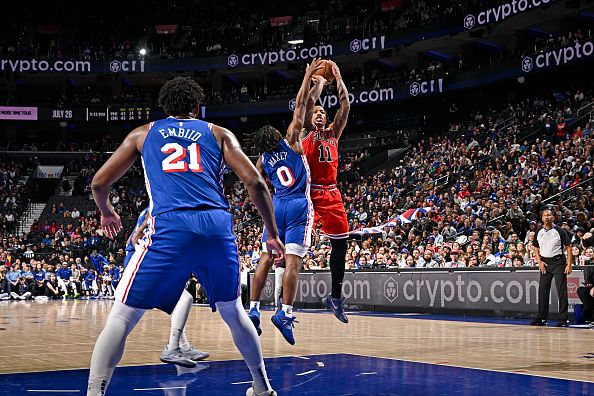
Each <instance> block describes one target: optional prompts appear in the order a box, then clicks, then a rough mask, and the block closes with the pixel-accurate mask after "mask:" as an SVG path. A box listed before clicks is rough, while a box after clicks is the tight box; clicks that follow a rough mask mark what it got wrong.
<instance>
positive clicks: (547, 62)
mask: <svg viewBox="0 0 594 396" xmlns="http://www.w3.org/2000/svg"><path fill="white" fill-rule="evenodd" d="M592 55H594V42H593V41H591V40H589V41H585V42H582V43H576V44H574V45H569V46H566V47H561V48H559V49H556V50H551V51H543V52H541V53H539V54H535V55H532V56H526V57H524V58H523V59H522V65H521V66H522V71H523V72H525V73H528V72H530V71H533V70H534V71H536V70H538V69H545V68H548V67H557V66H562V65H565V64H567V63H570V62H575V61H579V60H581V59H583V58H589V57H591V56H592Z"/></svg>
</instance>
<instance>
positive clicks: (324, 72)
mask: <svg viewBox="0 0 594 396" xmlns="http://www.w3.org/2000/svg"><path fill="white" fill-rule="evenodd" d="M322 65H323V66H324V67H322V68H321V69H319V70H317V71H316V72H315V74H316V75H318V76H322V77H324V78H325V79H326V80H327V81H328V82H329V83H331V82H332V81H334V74H333V73H332V64H331V63H330V62H328V61H327V60H326V59H322Z"/></svg>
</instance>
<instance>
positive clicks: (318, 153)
mask: <svg viewBox="0 0 594 396" xmlns="http://www.w3.org/2000/svg"><path fill="white" fill-rule="evenodd" d="M301 144H302V145H303V153H304V154H305V157H306V158H307V163H308V164H309V172H310V174H311V183H312V184H319V185H324V186H328V185H332V184H336V174H337V172H338V139H336V137H335V136H334V131H333V130H332V129H314V130H313V131H311V132H309V133H308V134H307V136H305V137H304V138H303V139H302V140H301Z"/></svg>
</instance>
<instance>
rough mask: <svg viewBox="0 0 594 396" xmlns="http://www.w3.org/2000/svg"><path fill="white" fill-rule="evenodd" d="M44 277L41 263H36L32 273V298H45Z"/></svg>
mask: <svg viewBox="0 0 594 396" xmlns="http://www.w3.org/2000/svg"><path fill="white" fill-rule="evenodd" d="M45 277H46V273H45V271H44V270H43V267H42V265H41V263H39V262H38V263H37V265H36V266H35V270H34V271H33V284H32V288H31V292H32V293H33V296H45Z"/></svg>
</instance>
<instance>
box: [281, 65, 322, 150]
mask: <svg viewBox="0 0 594 396" xmlns="http://www.w3.org/2000/svg"><path fill="white" fill-rule="evenodd" d="M323 67H324V66H323V64H322V61H321V60H320V59H319V58H316V59H314V60H313V61H312V62H311V64H309V65H307V68H306V69H305V75H304V76H303V81H302V82H301V87H299V92H297V97H296V98H295V110H293V120H292V121H291V124H289V128H287V141H288V142H289V145H291V147H293V145H295V144H299V143H301V140H300V134H301V129H303V123H304V120H305V114H306V107H307V100H308V98H309V85H310V81H311V78H312V77H313V75H314V73H315V72H316V71H318V70H320V69H321V68H323ZM298 151H302V150H298ZM300 154H301V153H300Z"/></svg>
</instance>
